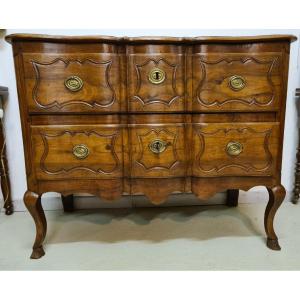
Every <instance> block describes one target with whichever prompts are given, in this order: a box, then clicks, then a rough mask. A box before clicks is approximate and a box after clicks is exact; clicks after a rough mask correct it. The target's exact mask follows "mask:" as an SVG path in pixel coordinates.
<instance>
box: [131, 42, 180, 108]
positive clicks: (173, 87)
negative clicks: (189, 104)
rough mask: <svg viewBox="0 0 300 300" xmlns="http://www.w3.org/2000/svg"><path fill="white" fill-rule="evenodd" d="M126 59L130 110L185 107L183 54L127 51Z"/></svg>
mask: <svg viewBox="0 0 300 300" xmlns="http://www.w3.org/2000/svg"><path fill="white" fill-rule="evenodd" d="M148 47H149V49H151V46H148ZM157 51H158V52H159V50H157ZM162 51H164V50H162ZM128 62H129V63H128V93H129V110H130V111H153V112H156V111H184V109H185V96H184V95H185V93H184V82H185V78H184V77H185V69H184V65H185V63H184V62H185V59H184V55H183V54H181V53H177V54H170V53H159V54H156V53H154V52H152V53H149V54H143V53H139V54H129V56H128Z"/></svg>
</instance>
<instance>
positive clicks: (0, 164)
mask: <svg viewBox="0 0 300 300" xmlns="http://www.w3.org/2000/svg"><path fill="white" fill-rule="evenodd" d="M0 149H1V153H0V155H1V157H0V176H1V190H2V194H3V199H4V209H5V214H6V215H11V214H12V213H13V204H12V201H11V194H10V181H9V177H8V167H7V160H6V147H5V138H4V134H3V128H2V121H1V120H0Z"/></svg>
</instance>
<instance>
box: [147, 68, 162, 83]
mask: <svg viewBox="0 0 300 300" xmlns="http://www.w3.org/2000/svg"><path fill="white" fill-rule="evenodd" d="M165 78H166V73H165V72H164V71H163V70H161V69H159V68H154V69H152V70H151V71H150V73H149V77H148V79H149V81H150V82H151V83H153V84H160V83H162V82H164V80H165Z"/></svg>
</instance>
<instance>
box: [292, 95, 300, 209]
mask: <svg viewBox="0 0 300 300" xmlns="http://www.w3.org/2000/svg"><path fill="white" fill-rule="evenodd" d="M296 97H300V89H296ZM296 106H297V111H298V148H297V154H296V159H297V161H296V170H295V187H294V195H293V199H292V202H293V203H294V204H297V203H298V201H299V194H300V121H299V120H300V119H299V118H300V99H299V98H298V99H297V102H296Z"/></svg>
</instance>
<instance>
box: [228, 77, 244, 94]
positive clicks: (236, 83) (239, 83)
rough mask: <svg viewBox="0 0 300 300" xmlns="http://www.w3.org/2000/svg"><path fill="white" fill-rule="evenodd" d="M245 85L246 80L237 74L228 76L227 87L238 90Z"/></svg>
mask: <svg viewBox="0 0 300 300" xmlns="http://www.w3.org/2000/svg"><path fill="white" fill-rule="evenodd" d="M245 86H246V80H245V78H244V77H242V76H239V75H233V76H231V77H230V78H229V87H230V88H231V89H232V90H234V91H240V90H242V89H243V88H244V87H245Z"/></svg>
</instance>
